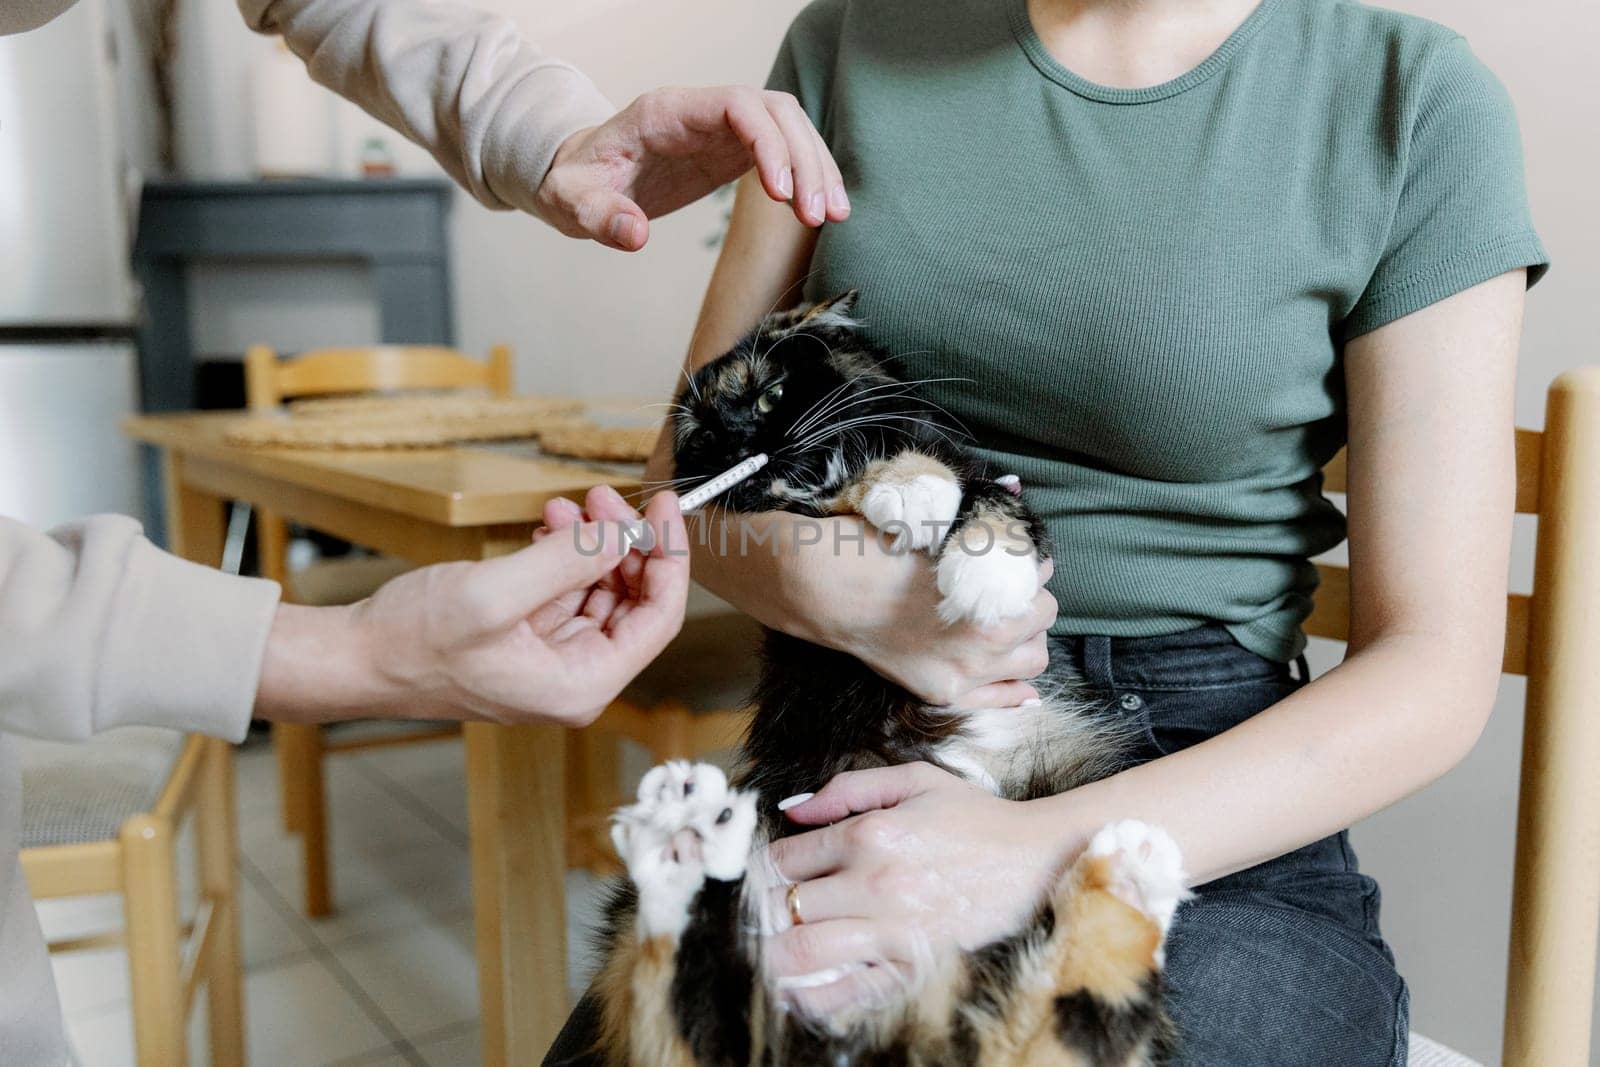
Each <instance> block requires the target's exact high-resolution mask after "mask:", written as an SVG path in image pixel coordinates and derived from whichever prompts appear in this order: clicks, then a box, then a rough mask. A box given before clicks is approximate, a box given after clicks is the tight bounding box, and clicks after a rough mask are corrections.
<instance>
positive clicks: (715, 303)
mask: <svg viewBox="0 0 1600 1067" xmlns="http://www.w3.org/2000/svg"><path fill="white" fill-rule="evenodd" d="M816 240H817V234H816V231H815V230H813V229H810V228H808V227H806V226H804V225H802V224H800V223H799V222H797V221H796V219H795V217H794V214H793V213H792V212H790V211H789V210H787V209H785V208H784V207H783V206H781V205H778V204H774V203H772V202H771V201H770V200H769V199H768V198H766V197H764V196H762V195H761V188H760V186H759V185H758V184H757V183H756V181H755V179H754V177H753V176H749V175H747V176H746V177H745V178H744V179H742V180H741V181H740V183H739V188H738V195H737V196H736V198H735V200H734V207H733V217H732V219H731V221H730V223H729V226H728V236H727V239H726V240H725V241H724V243H723V248H722V255H721V258H719V259H718V260H717V266H716V269H715V270H714V271H713V272H712V275H711V283H710V285H709V287H708V288H707V290H706V297H705V301H704V302H703V303H702V305H701V308H700V317H699V321H698V322H697V323H696V324H695V330H694V337H693V339H692V340H691V342H690V345H689V353H688V357H687V359H686V360H685V364H684V373H685V374H692V373H694V371H695V370H696V369H697V368H699V367H700V366H702V365H704V364H705V363H708V362H710V361H711V360H713V359H715V358H717V356H719V355H721V354H722V353H724V352H726V351H727V350H728V349H729V348H731V347H733V345H734V343H735V342H737V341H738V340H739V338H740V337H742V336H743V335H744V334H746V333H748V332H749V331H750V329H751V328H752V327H753V326H755V324H756V323H757V322H759V321H760V320H761V317H762V316H763V315H766V314H768V313H769V312H771V311H773V310H776V309H780V308H785V307H790V306H792V305H793V304H796V303H798V302H799V301H800V299H801V297H800V288H801V285H802V283H803V282H804V280H805V273H806V269H807V266H808V265H809V263H810V262H811V253H812V250H813V249H814V248H815V247H816ZM671 472H672V459H671V434H670V432H663V433H662V435H661V438H660V440H659V441H657V443H656V450H655V453H654V455H652V456H651V458H650V462H649V463H648V465H647V466H646V468H645V478H646V480H647V482H649V481H657V482H660V481H664V480H665V479H667V478H670V477H671ZM709 510H711V511H713V512H714V511H715V509H709ZM801 521H803V522H804V523H805V524H807V527H808V529H807V531H806V535H805V536H801V529H800V522H801ZM739 524H744V525H745V526H746V527H747V529H748V530H749V535H748V537H747V538H746V539H744V540H742V539H741V533H740V530H739ZM724 525H726V526H727V530H726V533H725V534H724V529H723V527H724ZM862 526H863V524H862V521H861V520H860V519H855V518H849V517H843V518H831V519H822V520H815V519H809V518H807V519H804V520H800V519H799V517H798V516H795V515H790V514H786V513H783V512H767V513H764V514H759V515H749V516H740V517H738V518H736V519H731V520H730V519H727V518H725V517H722V516H721V515H713V516H709V517H701V518H698V519H695V520H693V521H692V523H691V530H690V534H691V536H690V547H691V563H692V567H693V572H694V576H695V580H696V581H698V582H700V584H702V585H704V586H705V587H706V588H707V589H710V590H711V591H712V592H713V593H715V594H717V595H718V596H720V597H722V598H723V599H724V600H726V601H728V602H729V603H731V604H734V605H736V606H737V607H739V608H741V609H743V610H744V611H746V612H748V613H749V614H750V615H752V616H754V617H755V618H756V619H757V620H759V621H760V622H762V623H764V624H765V625H767V626H771V627H772V628H774V629H777V630H782V631H784V632H785V633H790V634H794V635H796V636H798V637H803V638H805V639H806V640H808V641H812V642H814V643H816V644H820V645H825V646H827V647H829V648H838V649H843V650H845V651H848V652H850V653H851V654H852V655H854V656H856V657H857V658H858V659H860V660H861V661H862V662H864V663H867V664H868V665H869V666H871V667H873V668H874V669H875V670H877V671H878V672H879V673H880V674H883V675H884V676H886V677H888V678H891V679H893V680H894V681H896V682H898V683H899V684H901V685H903V686H905V687H906V688H907V689H910V690H911V691H912V692H914V693H917V694H918V695H919V696H921V697H922V698H923V699H925V700H928V701H930V702H932V703H935V704H958V703H959V704H967V705H973V706H977V705H984V706H989V707H1009V706H1013V705H1016V704H1020V703H1021V702H1022V701H1024V700H1028V699H1031V698H1034V697H1036V696H1037V693H1036V692H1035V691H1034V689H1033V687H1032V686H1029V685H1027V684H1025V683H1022V682H1015V681H1011V679H1019V678H1032V677H1034V676H1035V675H1037V674H1039V673H1040V672H1041V671H1042V670H1043V669H1044V667H1045V665H1046V662H1047V659H1048V654H1047V652H1046V649H1045V631H1046V630H1048V629H1049V626H1050V624H1051V623H1052V622H1053V621H1054V620H1055V612H1056V607H1055V601H1054V600H1053V599H1052V598H1051V596H1050V594H1049V593H1048V592H1047V591H1046V590H1045V589H1044V582H1045V581H1048V580H1049V577H1050V570H1049V569H1048V568H1049V564H1046V565H1045V569H1043V570H1042V571H1041V577H1040V588H1039V594H1038V598H1037V604H1036V610H1035V611H1034V613H1033V614H1032V615H1030V616H1027V617H1025V618H1021V619H1017V620H1010V621H1007V622H1005V623H1002V624H1000V625H997V626H993V627H989V628H986V629H980V628H978V627H976V626H972V625H970V624H966V625H955V626H947V625H945V624H944V623H943V622H941V621H940V620H939V617H938V611H937V607H938V599H937V588H936V583H935V581H934V576H933V571H932V567H931V566H930V564H929V562H928V559H927V557H926V556H924V555H923V554H921V553H891V552H889V551H887V550H886V549H885V548H884V547H883V546H882V545H881V544H880V543H879V541H878V539H877V538H875V537H872V536H870V535H869V534H866V533H865V532H864V530H863V528H862ZM819 527H820V529H821V533H820V536H816V533H817V530H818V528H819ZM723 544H727V545H729V546H730V551H728V552H727V553H724V552H722V551H721V546H722V545H723ZM741 544H747V545H750V546H753V547H751V548H750V549H749V550H748V551H740V550H739V548H738V546H740V545H741Z"/></svg>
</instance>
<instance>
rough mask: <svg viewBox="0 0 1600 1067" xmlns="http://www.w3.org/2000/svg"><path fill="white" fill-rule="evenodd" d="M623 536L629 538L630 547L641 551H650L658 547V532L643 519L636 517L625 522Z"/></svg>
mask: <svg viewBox="0 0 1600 1067" xmlns="http://www.w3.org/2000/svg"><path fill="white" fill-rule="evenodd" d="M622 536H623V537H624V538H626V539H627V543H628V545H629V546H630V547H632V548H636V549H638V550H639V551H640V552H649V551H650V550H651V549H653V548H655V547H656V532H655V530H654V529H653V528H652V527H651V526H650V524H649V523H648V522H646V521H645V520H643V519H634V520H632V521H630V522H625V523H623V524H622Z"/></svg>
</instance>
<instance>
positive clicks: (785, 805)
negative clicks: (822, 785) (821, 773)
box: [778, 793, 817, 811]
mask: <svg viewBox="0 0 1600 1067" xmlns="http://www.w3.org/2000/svg"><path fill="white" fill-rule="evenodd" d="M816 795H817V794H815V793H796V794H795V795H794V796H792V797H784V798H783V799H782V800H780V801H778V810H779V811H788V810H789V809H790V808H798V807H799V806H800V805H802V804H804V803H805V802H806V801H808V800H810V799H811V798H812V797H814V796H816Z"/></svg>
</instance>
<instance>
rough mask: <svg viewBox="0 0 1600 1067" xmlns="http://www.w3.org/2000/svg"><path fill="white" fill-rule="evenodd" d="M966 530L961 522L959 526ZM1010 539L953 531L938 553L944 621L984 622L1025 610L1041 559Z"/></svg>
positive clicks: (1036, 582) (1035, 591)
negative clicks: (968, 539) (1021, 550)
mask: <svg viewBox="0 0 1600 1067" xmlns="http://www.w3.org/2000/svg"><path fill="white" fill-rule="evenodd" d="M963 530H965V527H963ZM1013 545H1014V543H1013V542H1009V541H1004V540H998V539H991V540H990V541H989V542H988V543H987V544H985V543H984V542H983V540H982V539H981V538H974V539H973V541H972V543H971V544H970V545H968V544H966V543H965V541H964V539H963V537H961V536H959V535H958V536H957V537H956V538H954V539H952V540H951V542H950V543H949V544H948V545H946V546H945V547H944V551H943V552H942V553H941V554H940V556H939V568H938V581H939V592H940V593H941V594H942V595H943V597H944V599H943V600H942V601H941V602H940V604H939V617H940V618H941V619H943V620H944V621H945V622H947V623H953V622H959V621H961V620H962V619H970V620H971V621H973V622H975V623H978V624H979V625H980V626H988V625H991V624H993V623H996V622H999V621H1000V620H1001V619H1011V618H1015V617H1017V616H1018V615H1026V614H1027V613H1028V612H1030V611H1032V610H1033V600H1034V597H1035V596H1036V595H1037V594H1038V592H1039V560H1038V557H1036V556H1035V555H1034V554H1033V553H1032V552H1028V553H1027V554H1025V555H1024V554H1019V553H1018V552H1017V551H1015V548H1014V547H1013Z"/></svg>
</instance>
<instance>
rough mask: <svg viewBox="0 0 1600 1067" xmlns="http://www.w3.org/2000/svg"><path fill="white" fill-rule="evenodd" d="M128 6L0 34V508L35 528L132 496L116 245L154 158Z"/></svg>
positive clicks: (126, 284) (123, 253) (131, 500)
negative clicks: (123, 425) (121, 426)
mask: <svg viewBox="0 0 1600 1067" xmlns="http://www.w3.org/2000/svg"><path fill="white" fill-rule="evenodd" d="M130 6H131V5H128V4H125V3H121V2H118V0H111V2H109V3H108V2H107V0H81V2H80V3H78V4H77V5H76V6H75V7H74V8H72V9H71V10H69V11H68V12H67V13H66V14H64V15H62V16H61V17H59V18H57V19H56V20H55V21H54V22H52V23H50V24H49V25H47V26H45V27H43V28H41V29H38V30H35V31H33V32H32V33H26V34H21V35H18V36H13V37H0V514H4V515H8V516H10V517H12V518H17V519H21V520H23V521H24V522H28V523H31V524H34V525H38V526H50V525H53V524H55V523H58V522H62V521H64V520H66V519H70V518H73V517H76V516H79V515H84V514H89V513H93V512H102V511H118V512H123V513H125V514H130V515H135V516H139V513H140V510H141V508H142V506H143V502H142V495H141V493H140V487H139V466H138V458H137V452H136V449H135V448H134V446H133V445H131V444H130V443H129V442H128V441H127V440H126V439H124V438H123V437H122V435H121V434H120V432H119V431H118V429H117V423H118V421H119V420H120V419H121V418H122V417H123V416H125V415H127V414H129V413H131V412H133V411H135V410H137V408H138V365H137V360H136V358H135V353H134V345H133V340H132V338H133V329H134V324H135V321H136V309H137V307H138V299H137V293H136V286H135V284H134V281H133V278H132V276H131V274H130V271H129V266H128V252H129V248H130V241H131V235H132V232H133V230H132V222H133V219H132V211H133V210H134V208H133V205H136V204H137V199H136V194H137V188H138V185H139V180H138V175H139V174H140V173H141V171H142V170H143V169H145V168H147V167H149V166H151V164H152V162H153V157H154V150H153V137H152V136H150V134H149V131H150V130H152V129H153V128H154V127H153V124H152V121H151V114H150V112H149V110H148V109H149V108H150V107H151V99H152V94H151V93H150V91H149V85H150V79H149V75H148V72H147V70H146V67H145V64H144V62H143V60H142V55H143V50H142V48H141V47H140V46H139V42H138V40H137V35H136V34H135V33H134V32H133V28H132V25H131V23H130V22H129V20H130V18H131V17H132V16H131V14H130V11H129V8H130ZM140 517H142V516H140Z"/></svg>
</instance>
